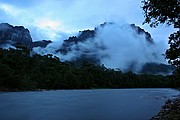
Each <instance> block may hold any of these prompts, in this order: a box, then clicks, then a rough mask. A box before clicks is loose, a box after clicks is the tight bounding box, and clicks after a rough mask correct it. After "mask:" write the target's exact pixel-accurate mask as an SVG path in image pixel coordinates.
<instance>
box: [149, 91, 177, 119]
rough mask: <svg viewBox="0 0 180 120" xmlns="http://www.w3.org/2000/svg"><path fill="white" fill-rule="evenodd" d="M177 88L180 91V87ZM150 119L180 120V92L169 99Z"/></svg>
mask: <svg viewBox="0 0 180 120" xmlns="http://www.w3.org/2000/svg"><path fill="white" fill-rule="evenodd" d="M177 90H179V91H180V89H179V88H178V89H177ZM149 120H180V94H179V95H177V96H176V98H173V99H171V100H167V101H166V102H165V104H164V105H163V106H162V107H161V109H160V111H159V112H158V113H157V114H156V115H155V116H153V117H151V118H150V119H149Z"/></svg>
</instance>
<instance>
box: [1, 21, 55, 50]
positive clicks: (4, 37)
mask: <svg viewBox="0 0 180 120" xmlns="http://www.w3.org/2000/svg"><path fill="white" fill-rule="evenodd" d="M51 42H52V41H50V40H42V41H36V42H33V41H32V38H31V35H30V32H29V30H28V29H26V28H24V27H23V26H12V25H10V24H8V23H1V24H0V46H3V45H6V44H10V45H12V46H16V45H17V44H21V45H24V46H25V47H27V48H29V49H31V48H33V47H38V46H39V47H46V46H47V45H48V44H49V43H51Z"/></svg>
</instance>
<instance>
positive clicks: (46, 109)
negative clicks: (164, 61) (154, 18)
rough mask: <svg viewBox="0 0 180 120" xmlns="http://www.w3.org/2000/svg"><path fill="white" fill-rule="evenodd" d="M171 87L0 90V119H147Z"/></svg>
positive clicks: (170, 93) (173, 93) (171, 91)
mask: <svg viewBox="0 0 180 120" xmlns="http://www.w3.org/2000/svg"><path fill="white" fill-rule="evenodd" d="M178 94H179V91H177V90H174V89H102V90H101V89H98V90H57V91H44V92H0V120H148V119H149V118H150V117H152V116H154V115H155V114H156V113H157V112H158V111H159V110H160V108H161V106H162V105H163V104H164V103H165V101H166V100H167V99H172V98H173V97H174V96H176V95H178Z"/></svg>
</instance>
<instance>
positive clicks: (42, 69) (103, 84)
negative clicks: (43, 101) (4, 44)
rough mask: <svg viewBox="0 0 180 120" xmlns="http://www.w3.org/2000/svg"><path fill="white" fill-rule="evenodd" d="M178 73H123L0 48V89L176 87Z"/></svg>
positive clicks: (179, 84)
mask: <svg viewBox="0 0 180 120" xmlns="http://www.w3.org/2000/svg"><path fill="white" fill-rule="evenodd" d="M179 78H180V77H179V72H176V73H175V74H174V75H170V76H162V75H148V74H140V75H137V74H134V73H132V72H127V73H123V72H122V71H120V70H119V71H117V70H114V69H107V68H105V67H104V66H96V65H93V64H89V63H86V62H83V63H82V64H81V65H80V66H76V65H74V64H73V63H71V62H60V60H59V58H58V57H56V56H52V55H51V54H48V55H44V56H41V55H39V54H34V55H32V56H31V55H30V51H29V50H27V49H25V48H18V49H9V50H5V49H0V89H8V90H37V89H93V88H147V87H148V88H154V87H180V80H179Z"/></svg>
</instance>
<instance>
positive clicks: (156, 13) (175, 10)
mask: <svg viewBox="0 0 180 120" xmlns="http://www.w3.org/2000/svg"><path fill="white" fill-rule="evenodd" d="M142 4H143V5H142V9H143V11H144V16H145V21H144V24H145V23H148V24H150V26H151V27H157V26H158V25H159V24H167V25H173V26H174V28H177V32H175V33H172V34H171V35H170V37H169V44H170V48H169V49H168V50H167V51H166V58H167V59H169V63H171V64H172V65H174V66H175V67H177V68H178V69H180V15H179V13H180V0H143V1H142Z"/></svg>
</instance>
